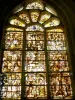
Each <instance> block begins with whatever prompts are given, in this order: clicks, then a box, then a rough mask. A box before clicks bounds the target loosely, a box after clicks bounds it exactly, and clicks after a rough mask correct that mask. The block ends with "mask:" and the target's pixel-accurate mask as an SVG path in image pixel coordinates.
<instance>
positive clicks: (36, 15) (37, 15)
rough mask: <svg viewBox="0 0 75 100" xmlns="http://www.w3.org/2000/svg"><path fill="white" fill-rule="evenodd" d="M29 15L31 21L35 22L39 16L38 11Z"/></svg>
mask: <svg viewBox="0 0 75 100" xmlns="http://www.w3.org/2000/svg"><path fill="white" fill-rule="evenodd" d="M30 15H31V19H32V22H37V20H38V17H39V13H38V12H31V14H30Z"/></svg>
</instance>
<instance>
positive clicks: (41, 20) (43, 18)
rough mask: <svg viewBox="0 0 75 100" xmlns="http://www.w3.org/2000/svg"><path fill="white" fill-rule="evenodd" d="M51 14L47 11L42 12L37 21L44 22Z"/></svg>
mask: <svg viewBox="0 0 75 100" xmlns="http://www.w3.org/2000/svg"><path fill="white" fill-rule="evenodd" d="M50 16H51V14H50V13H48V12H43V13H42V14H41V16H40V20H39V23H41V24H42V23H44V22H45V21H47V20H48V19H49V18H50Z"/></svg>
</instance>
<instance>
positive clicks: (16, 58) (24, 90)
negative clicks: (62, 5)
mask: <svg viewBox="0 0 75 100" xmlns="http://www.w3.org/2000/svg"><path fill="white" fill-rule="evenodd" d="M6 27H7V28H5V36H4V43H3V44H4V46H3V47H2V49H3V61H2V72H3V73H4V74H6V77H5V78H4V79H3V84H1V83H0V86H1V89H0V92H1V93H0V96H1V98H2V99H10V98H11V99H24V98H25V99H48V100H49V99H72V97H73V93H72V87H71V78H70V67H69V64H68V63H69V62H68V54H67V46H66V39H65V33H64V29H63V27H62V25H61V23H60V20H59V18H58V17H57V13H56V11H55V10H54V9H53V8H52V7H50V6H49V5H45V4H43V3H42V1H34V2H31V3H29V4H27V5H26V6H25V7H21V9H18V10H17V11H15V13H14V16H12V17H11V18H9V20H8V25H7V26H6ZM1 81H2V78H1ZM1 81H0V82H1Z"/></svg>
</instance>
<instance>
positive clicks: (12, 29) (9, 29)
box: [6, 27, 23, 31]
mask: <svg viewBox="0 0 75 100" xmlns="http://www.w3.org/2000/svg"><path fill="white" fill-rule="evenodd" d="M6 30H7V31H23V30H22V29H19V28H15V27H8V28H7V29H6Z"/></svg>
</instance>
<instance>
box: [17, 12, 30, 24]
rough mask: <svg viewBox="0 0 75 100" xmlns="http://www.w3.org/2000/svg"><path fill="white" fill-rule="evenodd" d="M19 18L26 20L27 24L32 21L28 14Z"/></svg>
mask: <svg viewBox="0 0 75 100" xmlns="http://www.w3.org/2000/svg"><path fill="white" fill-rule="evenodd" d="M19 17H20V18H21V19H22V20H24V21H25V22H26V23H27V24H28V23H30V19H29V16H28V15H27V14H24V13H22V14H20V15H19Z"/></svg>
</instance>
